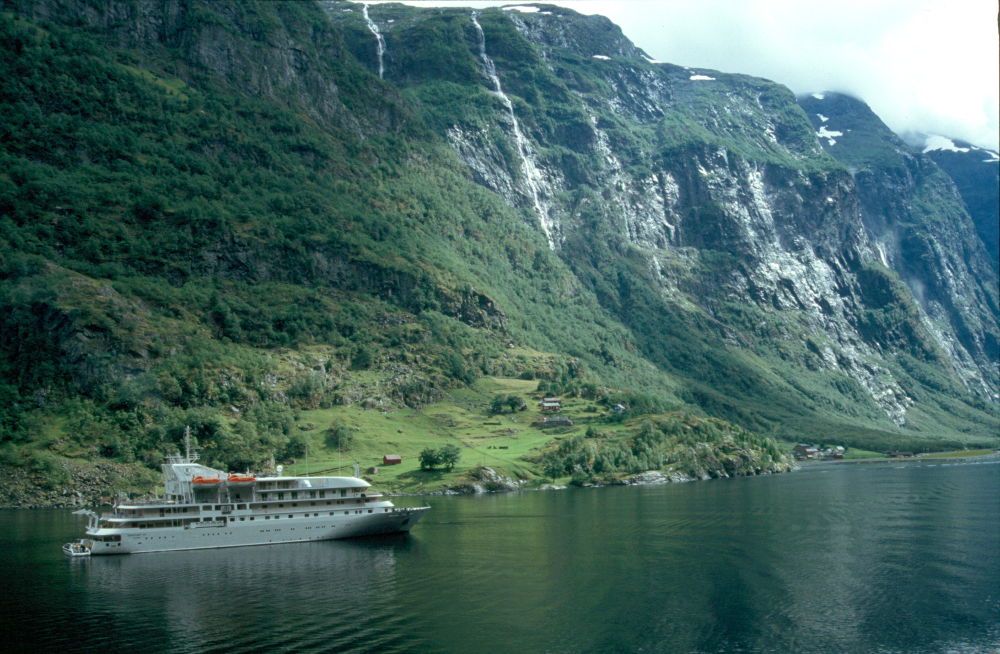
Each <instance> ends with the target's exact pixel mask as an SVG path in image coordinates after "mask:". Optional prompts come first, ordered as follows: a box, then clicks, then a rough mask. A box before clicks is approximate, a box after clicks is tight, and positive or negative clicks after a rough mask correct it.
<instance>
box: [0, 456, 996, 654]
mask: <svg viewBox="0 0 1000 654" xmlns="http://www.w3.org/2000/svg"><path fill="white" fill-rule="evenodd" d="M998 463H1000V462H997V461H996V460H994V461H992V462H963V463H940V464H939V463H934V464H923V463H910V464H903V465H900V464H889V465H885V464H865V465H857V466H853V465H838V466H827V467H816V468H810V469H806V470H802V471H800V472H797V473H795V474H791V475H781V476H775V477H759V478H751V479H732V480H717V481H712V482H703V483H691V484H679V485H662V486H647V487H641V488H602V489H570V490H566V491H553V492H536V493H516V494H508V495H487V496H478V497H434V498H429V501H430V502H431V504H432V505H433V506H434V509H433V511H432V512H431V514H430V515H428V517H427V518H425V519H424V520H423V521H422V522H421V523H420V525H418V527H417V528H416V529H415V530H414V532H413V533H412V534H410V535H409V536H391V537H381V538H374V539H367V540H355V541H336V542H314V543H302V544H296V545H277V546H268V547H254V548H240V549H229V550H207V551H201V552H176V553H166V554H148V555H134V556H125V557H102V558H94V559H92V560H67V559H65V558H64V557H62V555H61V551H60V549H59V548H60V546H61V544H62V543H64V542H66V541H68V540H71V539H72V538H75V537H78V536H79V535H80V533H81V532H82V529H83V526H84V523H83V521H81V520H80V519H79V518H78V516H73V515H71V513H70V512H69V511H61V510H52V511H0V522H2V530H0V539H2V543H0V545H2V547H0V573H2V574H3V575H4V578H5V579H6V580H8V584H7V586H8V588H14V589H18V593H17V599H16V601H10V602H8V603H7V606H6V607H5V611H3V612H0V629H3V631H4V633H6V634H15V635H16V641H17V642H22V643H23V642H28V643H31V644H32V648H31V649H32V651H33V653H34V652H38V653H45V652H58V653H59V654H73V653H74V652H83V651H87V652H93V651H95V650H96V651H101V650H109V651H119V650H125V649H128V650H133V649H134V650H137V651H144V650H145V651H156V652H169V653H171V654H193V653H199V654H200V653H211V654H216V653H217V654H242V653H250V652H267V653H269V654H270V653H274V652H289V653H292V652H294V653H310V654H311V653H314V652H315V653H319V652H324V653H325V652H358V653H365V652H372V653H375V652H377V653H379V654H385V653H408V652H414V653H416V652H420V653H431V654H435V653H441V654H450V653H457V652H483V653H486V652H489V653H492V652H501V653H503V652H518V653H521V652H552V653H561V652H567V653H570V652H572V653H574V654H575V653H580V652H593V653H605V652H643V653H647V652H654V653H655V652H660V653H664V654H667V653H680V652H684V653H693V652H704V653H714V652H755V653H759V652H802V653H815V654H826V653H833V652H838V653H839V652H858V653H860V654H868V653H885V654H901V653H903V652H906V653H916V654H932V653H933V654H943V653H946V652H955V653H960V654H978V653H980V652H991V653H994V654H996V653H997V652H1000V465H998ZM414 499H415V498H414ZM414 503H417V502H414Z"/></svg>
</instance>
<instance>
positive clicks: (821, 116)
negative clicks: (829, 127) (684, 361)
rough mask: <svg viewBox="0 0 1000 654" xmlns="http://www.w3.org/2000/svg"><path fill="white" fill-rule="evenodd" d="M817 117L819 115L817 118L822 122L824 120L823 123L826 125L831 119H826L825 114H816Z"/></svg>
mask: <svg viewBox="0 0 1000 654" xmlns="http://www.w3.org/2000/svg"><path fill="white" fill-rule="evenodd" d="M816 115H817V116H819V119H820V120H822V121H823V122H824V123H825V122H826V121H828V120H830V119H829V118H827V117H826V116H824V115H823V114H816Z"/></svg>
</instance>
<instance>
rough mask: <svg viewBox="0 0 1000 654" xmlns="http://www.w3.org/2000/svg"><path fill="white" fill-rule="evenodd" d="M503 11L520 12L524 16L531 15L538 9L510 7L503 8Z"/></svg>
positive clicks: (524, 6) (520, 6) (522, 6)
mask: <svg viewBox="0 0 1000 654" xmlns="http://www.w3.org/2000/svg"><path fill="white" fill-rule="evenodd" d="M502 9H503V10H504V11H511V10H515V11H520V12H522V13H525V14H533V13H535V12H537V11H538V7H529V6H528V5H511V6H509V7H503V8H502Z"/></svg>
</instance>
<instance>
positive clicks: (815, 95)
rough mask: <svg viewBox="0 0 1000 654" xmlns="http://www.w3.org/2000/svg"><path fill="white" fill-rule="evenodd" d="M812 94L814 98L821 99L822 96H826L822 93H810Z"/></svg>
mask: <svg viewBox="0 0 1000 654" xmlns="http://www.w3.org/2000/svg"><path fill="white" fill-rule="evenodd" d="M812 96H813V97H814V98H816V99H817V100H822V99H823V98H825V97H826V96H825V95H823V94H822V93H813V94H812Z"/></svg>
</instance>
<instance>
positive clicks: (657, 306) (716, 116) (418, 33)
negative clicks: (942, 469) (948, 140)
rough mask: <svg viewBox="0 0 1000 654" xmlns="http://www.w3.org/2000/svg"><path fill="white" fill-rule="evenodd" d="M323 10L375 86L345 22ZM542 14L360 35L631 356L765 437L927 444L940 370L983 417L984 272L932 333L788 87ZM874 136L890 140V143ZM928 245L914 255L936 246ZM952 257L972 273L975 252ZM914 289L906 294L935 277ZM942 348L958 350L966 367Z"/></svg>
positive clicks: (939, 193)
mask: <svg viewBox="0 0 1000 654" xmlns="http://www.w3.org/2000/svg"><path fill="white" fill-rule="evenodd" d="M326 7H327V10H328V13H329V14H330V15H331V17H332V18H333V19H334V22H335V23H337V24H338V25H340V26H342V29H343V32H344V34H345V42H346V43H347V44H348V47H349V48H350V49H351V50H352V52H354V54H355V56H356V57H357V58H358V59H359V61H366V60H367V61H369V65H370V66H372V67H373V68H374V66H375V63H374V62H373V61H371V58H372V53H373V52H374V50H373V47H374V45H373V44H374V40H373V34H372V32H371V29H370V27H369V26H368V25H366V24H364V23H362V22H360V21H358V20H357V9H356V7H353V6H352V5H350V4H348V3H330V4H327V5H326ZM535 8H536V9H537V11H528V10H524V9H520V10H513V11H495V12H483V13H482V14H479V15H475V16H474V15H472V14H471V13H470V12H467V11H464V12H463V11H459V10H441V11H434V12H416V11H412V10H410V9H409V8H405V7H401V6H380V7H372V8H370V9H369V15H370V17H371V20H373V21H374V22H375V23H377V25H378V30H379V33H380V37H381V38H382V39H383V42H384V44H385V49H384V53H383V68H384V78H385V79H387V80H390V81H393V82H394V83H396V84H397V85H398V86H400V87H401V88H402V89H403V93H404V96H405V97H408V98H412V104H413V106H415V107H416V108H417V110H418V111H419V112H421V114H422V115H423V116H424V117H425V119H426V121H427V123H428V124H429V125H431V126H432V127H434V128H435V129H436V130H437V131H438V133H439V134H441V135H442V136H444V137H445V138H447V139H448V140H449V142H450V143H451V145H452V147H453V149H454V150H455V152H456V153H457V154H458V155H459V157H461V158H462V160H463V162H465V163H466V165H467V166H468V167H469V169H470V170H471V171H472V173H473V178H474V179H475V180H476V181H477V182H478V183H480V184H482V185H483V186H485V187H487V188H489V189H491V190H493V191H494V192H496V193H498V194H499V195H501V196H502V197H504V198H505V201H507V202H508V203H510V204H513V205H514V206H519V207H521V208H522V210H523V211H525V213H526V220H530V221H532V222H534V223H535V224H536V225H538V226H539V228H540V229H541V230H542V231H543V232H544V233H545V234H546V237H547V240H548V241H549V243H550V246H551V247H552V248H553V249H554V250H555V251H557V252H559V255H560V257H561V258H562V259H563V260H564V261H565V262H566V263H567V264H568V265H569V266H570V267H571V268H572V269H573V270H574V272H575V273H576V275H577V277H578V278H579V279H581V280H582V281H583V282H584V283H586V284H587V285H588V286H589V287H590V288H591V289H592V290H593V291H594V293H595V294H596V296H597V297H598V299H599V301H600V302H601V304H602V306H604V307H605V309H607V310H608V311H610V312H611V313H612V314H613V315H615V316H616V317H617V318H618V319H620V320H621V321H622V322H623V323H624V324H625V325H627V326H628V327H629V328H630V329H631V331H632V333H633V334H634V335H635V337H636V339H637V345H638V346H639V348H640V351H641V352H642V353H643V355H644V356H645V357H647V358H648V359H649V360H650V361H653V362H655V363H656V364H657V366H658V367H659V368H660V369H663V370H667V371H669V372H670V373H671V374H672V375H674V376H676V377H680V378H683V379H684V380H685V382H686V383H685V388H686V390H687V391H688V392H689V393H690V394H689V395H687V396H686V397H687V398H688V399H691V400H694V401H696V402H697V403H699V404H700V405H702V406H705V407H712V410H713V411H716V412H719V413H721V414H722V415H725V416H726V417H728V418H730V419H735V420H742V421H744V422H748V423H750V424H754V426H755V427H756V428H765V429H766V428H768V427H767V426H769V425H773V424H774V423H776V422H780V423H781V424H782V425H784V426H786V427H787V426H790V425H795V426H796V428H798V429H804V430H805V429H808V427H807V426H806V425H817V424H825V421H826V420H827V419H828V418H827V412H828V411H829V412H831V413H835V414H837V418H835V419H833V420H834V421H836V422H839V423H841V424H843V422H845V418H846V422H854V421H857V423H858V424H859V426H860V424H864V425H865V426H866V427H867V428H870V427H873V426H878V427H879V428H888V429H891V427H889V425H895V426H902V425H908V428H909V429H920V428H921V427H920V426H918V425H919V423H920V422H922V421H923V420H925V419H928V418H930V419H931V423H925V424H924V425H923V426H922V428H923V429H927V430H929V431H934V430H935V429H939V428H941V427H943V426H944V425H935V426H934V427H931V424H933V423H935V422H937V419H936V418H932V417H931V416H932V415H935V414H936V415H940V414H937V411H938V410H939V409H940V408H941V407H940V406H938V407H935V408H923V407H917V408H915V409H914V408H911V407H913V403H914V402H916V401H917V400H915V396H920V395H922V391H921V388H920V387H921V386H922V385H923V384H925V383H927V382H928V380H930V379H931V378H935V379H936V378H937V375H939V374H942V371H947V372H946V373H944V374H945V377H947V378H948V379H949V381H947V382H943V380H942V383H943V384H944V385H945V386H947V387H952V385H957V387H952V390H951V391H949V393H951V392H955V393H958V394H959V395H963V394H965V393H970V394H971V397H972V398H979V400H975V399H972V401H973V402H974V403H975V404H976V405H977V406H978V407H980V408H984V407H987V406H991V405H992V404H993V403H994V402H995V399H996V389H997V382H998V375H997V364H996V360H997V355H996V349H995V343H996V334H997V309H996V296H997V291H996V284H995V283H993V282H992V280H991V278H990V277H989V276H987V277H985V278H983V277H981V274H982V273H983V270H982V268H981V266H980V267H975V266H974V267H973V268H972V269H971V270H966V269H965V268H963V269H962V271H961V272H962V274H963V275H964V280H965V282H966V283H965V286H963V287H962V289H961V290H960V291H957V292H951V291H948V292H945V293H944V294H943V295H942V296H941V301H942V302H945V303H946V305H943V306H947V307H948V309H949V310H952V311H956V309H955V307H961V306H967V307H971V309H970V311H969V315H964V314H963V315H962V316H959V317H956V318H954V320H953V318H952V317H951V316H947V315H946V316H944V317H941V316H937V317H936V318H935V320H937V322H932V321H930V320H928V319H927V312H926V310H924V311H923V312H921V311H922V310H921V307H920V305H919V302H917V301H915V300H914V295H913V293H912V291H911V290H909V289H907V288H905V287H904V286H903V285H902V284H900V281H899V278H898V273H896V271H895V270H893V269H892V268H891V267H890V266H888V265H886V264H887V263H888V261H887V260H885V259H884V257H883V256H882V254H881V250H880V247H884V246H883V245H882V243H881V241H880V240H879V238H880V237H882V236H883V234H882V232H878V231H873V228H874V227H875V226H876V225H874V223H873V221H872V220H871V219H870V216H869V214H871V212H872V211H877V210H879V209H878V208H876V207H874V206H872V205H871V203H868V202H867V199H868V196H866V195H865V188H864V187H859V183H858V177H857V173H856V172H855V171H854V170H853V168H851V167H850V166H851V164H850V163H848V164H847V165H846V166H845V165H844V164H843V163H842V162H838V160H837V158H836V157H830V156H827V155H826V153H825V151H824V150H823V148H822V146H821V145H820V143H819V139H817V136H816V130H815V129H814V128H813V127H812V126H811V125H809V124H808V123H807V122H806V117H805V116H803V114H802V112H801V111H799V108H798V106H797V104H796V101H795V99H794V98H793V97H792V95H791V94H790V93H789V92H788V91H787V89H785V88H783V87H781V86H779V85H777V84H774V83H772V82H768V81H766V80H760V79H754V78H749V77H746V76H741V75H729V74H723V73H718V72H714V71H701V70H691V69H686V68H681V67H678V66H671V65H667V64H657V63H655V62H652V61H651V60H650V59H649V58H648V57H647V56H645V55H644V53H642V52H641V51H639V50H637V49H635V48H634V46H631V45H630V44H628V45H623V41H622V39H623V37H622V35H621V33H620V31H618V30H617V29H616V28H614V26H611V25H609V24H607V23H606V21H604V20H603V19H600V18H594V19H589V18H587V17H582V16H579V15H577V14H575V13H573V12H570V11H568V10H565V9H562V8H558V7H554V6H547V5H536V6H535ZM428 34H434V35H435V38H434V39H432V40H430V41H428V40H427V39H425V38H424V35H428ZM595 34H604V35H605V36H604V38H603V41H602V40H601V39H597V38H595ZM429 42H432V43H433V48H434V50H433V53H431V52H428V51H427V50H426V48H427V44H428V43H429ZM477 51H478V55H479V57H478V59H479V61H476V57H475V55H476V54H477ZM418 61H419V62H422V63H420V64H417V63H415V62H418ZM431 62H438V67H435V66H434V65H433V63H431ZM441 62H447V64H446V65H445V64H444V63H441ZM490 108H492V112H488V111H487V110H488V109H490ZM873 118H874V117H873ZM874 120H875V121H877V118H874ZM879 124H880V122H879ZM883 128H884V126H883ZM873 138H878V139H883V140H885V142H886V144H887V145H886V146H885V147H895V142H897V141H898V139H897V138H896V137H895V136H894V135H893V134H892V133H891V132H890V131H888V130H887V129H884V131H883V132H878V133H877V134H875V135H873ZM927 166H928V172H927V176H928V177H930V176H932V173H933V174H936V177H934V180H935V181H934V183H928V184H926V185H921V186H920V190H921V191H922V192H923V193H924V195H923V196H921V198H920V199H921V202H922V203H923V204H921V206H924V204H926V205H927V207H929V208H928V211H935V212H940V213H941V214H942V215H944V216H946V217H947V218H948V219H949V220H950V223H949V225H948V226H947V227H946V228H943V230H942V231H943V232H949V233H950V234H952V235H954V234H955V233H958V234H961V233H962V232H961V230H963V229H965V228H966V227H968V224H969V223H968V216H967V214H965V212H964V210H962V209H961V207H960V206H953V205H955V202H954V199H955V198H954V195H955V194H954V188H953V187H951V186H949V185H948V183H947V180H946V179H943V177H942V176H941V174H940V171H937V169H936V168H934V167H933V165H932V164H929V163H928V164H927ZM862 181H863V180H862ZM935 184H939V185H941V188H938V187H937V186H935ZM896 192H898V193H900V194H904V193H911V191H910V190H908V189H905V188H902V187H897V188H896ZM949 194H950V195H949ZM911 195H912V193H911ZM895 201H896V202H897V203H906V202H912V198H910V197H906V198H904V197H902V195H901V196H900V197H899V198H898V199H897V200H895ZM881 210H882V211H884V212H889V213H891V212H892V211H895V210H896V209H895V208H894V207H893V206H891V203H889V204H885V203H884V204H883V206H882V207H881ZM870 223H871V224H870ZM929 228H931V225H930V224H929V221H927V222H925V224H924V225H923V226H922V227H921V229H923V230H924V231H920V230H919V229H918V230H916V231H914V234H913V238H917V239H924V240H925V241H927V240H929V239H934V238H938V237H939V236H942V234H939V233H936V232H928V231H926V230H927V229H929ZM948 247H949V248H953V249H952V250H951V251H953V252H955V253H956V254H955V255H954V256H957V257H959V258H962V257H966V258H972V259H975V260H976V261H980V260H982V258H983V256H984V255H983V247H982V244H981V243H980V242H979V241H978V239H977V238H976V237H975V236H974V235H973V236H972V237H971V238H970V239H969V240H968V242H964V243H963V242H962V241H961V238H960V237H959V238H952V239H951V241H950V242H949V243H948ZM906 272H907V273H908V279H909V280H910V281H911V282H912V284H913V286H914V288H919V286H920V285H921V284H924V285H925V286H927V287H930V286H931V285H932V282H933V279H930V278H933V277H934V276H935V275H940V274H941V273H940V271H939V270H933V271H932V270H927V271H922V272H920V275H923V277H920V276H919V275H917V274H916V273H914V272H913V271H910V270H907V271H906ZM910 273H912V274H910ZM924 278H927V279H924ZM949 293H951V294H949ZM959 313H960V312H959ZM942 321H943V324H942ZM955 334H961V335H962V338H965V344H964V345H961V344H960V346H959V347H958V348H957V349H956V346H955V344H956V343H959V342H960V340H959V337H958V336H954V335H955ZM692 343H697V344H698V345H699V347H692V346H691V345H692ZM930 370H935V372H934V373H931V372H930ZM959 388H961V389H962V390H959ZM792 398H795V399H792ZM803 398H808V399H807V400H806V402H805V403H804V402H803ZM970 399H971V398H970ZM980 402H985V403H986V404H981V403H980ZM931 404H932V405H933V404H936V403H935V402H933V401H932V402H931ZM946 404H947V402H946ZM778 407H780V408H778ZM953 409H957V407H953V408H946V409H944V411H945V412H948V413H952V412H953ZM958 412H959V413H962V412H963V410H959V411H958ZM989 412H991V413H992V409H990V411H989ZM848 416H849V417H848ZM915 416H920V417H919V418H916V419H915ZM987 420H988V422H990V421H991V420H992V419H987ZM947 421H948V419H945V422H947ZM838 431H839V429H838Z"/></svg>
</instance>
